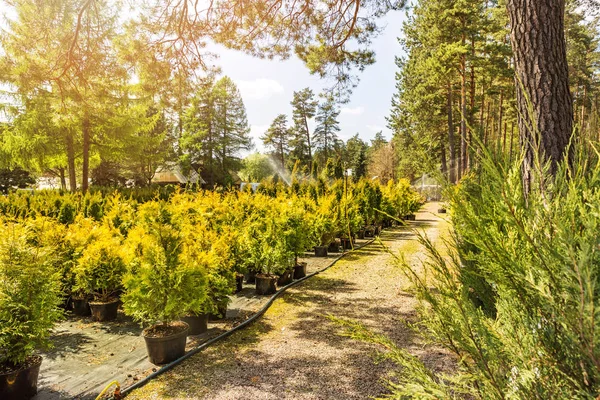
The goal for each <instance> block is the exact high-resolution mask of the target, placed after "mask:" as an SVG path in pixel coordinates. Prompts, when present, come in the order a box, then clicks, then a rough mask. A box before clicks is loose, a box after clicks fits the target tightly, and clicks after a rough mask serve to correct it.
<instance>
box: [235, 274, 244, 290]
mask: <svg viewBox="0 0 600 400" xmlns="http://www.w3.org/2000/svg"><path fill="white" fill-rule="evenodd" d="M243 289H244V275H242V274H237V275H236V276H235V292H236V293H239V292H241V291H242V290H243Z"/></svg>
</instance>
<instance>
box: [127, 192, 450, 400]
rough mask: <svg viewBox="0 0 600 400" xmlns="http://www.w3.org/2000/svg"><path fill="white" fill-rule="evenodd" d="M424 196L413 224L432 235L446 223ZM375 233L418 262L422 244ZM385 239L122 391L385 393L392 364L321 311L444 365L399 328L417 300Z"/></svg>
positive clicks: (445, 363)
mask: <svg viewBox="0 0 600 400" xmlns="http://www.w3.org/2000/svg"><path fill="white" fill-rule="evenodd" d="M437 208H438V205H437V204H435V203H430V204H428V205H426V207H425V208H424V209H423V211H422V212H421V213H419V214H418V215H417V222H415V223H413V224H414V225H413V226H416V227H417V228H419V229H423V230H424V231H425V233H426V234H427V235H428V236H429V237H430V238H431V239H433V240H435V241H437V242H441V238H442V237H444V236H445V235H446V234H447V229H448V224H447V223H446V222H445V221H443V220H441V219H440V217H439V216H438V215H436V214H435V211H437ZM381 240H382V242H383V245H384V246H387V247H389V248H390V249H391V250H392V251H393V252H394V253H401V254H403V255H404V257H405V258H406V259H407V260H409V262H410V263H413V264H414V265H418V264H419V263H420V260H421V259H422V258H423V257H424V254H423V252H422V249H421V246H420V245H419V244H418V242H417V241H416V240H415V237H414V235H413V234H411V233H410V231H408V230H406V229H394V230H386V231H384V233H383V234H382V237H381ZM384 246H382V245H381V244H379V243H373V244H371V245H369V246H366V247H364V248H363V249H360V250H358V251H356V252H354V253H351V254H350V255H348V256H346V257H345V258H343V259H342V260H340V261H339V262H338V263H337V264H335V265H334V266H333V267H332V268H330V269H329V270H327V271H326V272H324V273H322V274H320V275H317V276H316V277H314V278H312V279H309V280H308V281H306V282H304V283H303V284H300V285H298V286H296V287H295V288H293V289H290V290H289V291H288V292H287V293H286V294H285V295H283V296H282V297H280V298H279V299H278V300H277V301H276V302H275V303H274V304H273V306H272V307H271V308H270V309H269V311H268V312H267V313H266V314H265V315H264V316H263V317H262V318H261V319H260V320H259V321H257V322H256V323H254V324H253V325H252V326H250V327H249V328H247V329H245V330H242V331H240V332H238V333H236V334H234V335H232V336H231V337H230V338H229V339H227V340H225V341H224V342H223V343H221V344H218V345H215V346H214V347H211V348H209V349H207V350H206V351H204V352H202V353H200V354H198V355H196V356H194V357H192V358H190V359H189V360H187V361H185V362H184V363H182V364H181V365H180V366H178V367H176V368H174V369H173V370H172V371H170V372H168V373H166V374H164V375H162V376H161V377H159V378H157V379H155V380H154V381H152V382H150V383H149V384H148V385H146V386H145V387H143V388H142V389H140V390H138V391H136V392H134V393H132V394H131V395H130V396H128V397H127V398H128V399H144V400H147V399H188V398H191V399H232V400H233V399H236V400H239V399H248V400H250V399H253V400H254V399H257V400H258V399H307V400H308V399H366V398H369V397H372V396H380V395H383V394H385V393H386V387H385V379H386V378H388V379H393V373H394V372H393V371H394V368H395V366H394V365H392V364H391V363H389V362H381V363H375V356H376V353H377V352H376V348H375V347H374V346H373V345H369V344H365V343H360V342H356V341H354V340H352V339H349V338H346V337H342V336H340V335H339V332H340V328H339V327H338V326H337V325H335V324H334V323H333V322H331V321H330V320H329V319H328V318H326V315H327V314H331V315H334V316H337V317H342V318H349V319H355V320H359V321H362V322H363V323H364V324H365V325H367V326H368V327H370V328H372V329H373V330H375V331H378V332H382V333H385V334H386V335H388V336H389V337H391V338H392V339H393V340H394V341H395V342H396V343H398V344H399V345H400V346H402V347H403V348H406V349H409V350H410V351H411V352H412V353H413V354H416V355H419V356H420V357H421V358H422V359H424V360H425V362H426V363H427V364H429V365H431V366H434V367H435V368H437V369H440V370H444V369H448V368H452V360H451V358H450V357H449V356H447V355H446V354H444V353H443V352H442V351H440V350H439V349H435V348H431V347H426V346H424V345H423V344H422V343H420V341H419V338H417V337H415V336H414V334H413V332H412V331H411V330H410V329H408V328H407V327H406V325H405V322H415V319H416V312H415V306H416V300H415V299H414V297H413V296H412V295H411V294H409V293H408V292H407V291H406V290H407V289H408V282H407V280H406V278H405V277H404V276H403V274H402V272H401V271H400V269H399V268H398V267H397V266H396V265H395V263H394V260H393V257H392V256H391V255H390V254H388V253H387V252H386V251H385V248H384Z"/></svg>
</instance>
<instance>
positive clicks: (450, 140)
mask: <svg viewBox="0 0 600 400" xmlns="http://www.w3.org/2000/svg"><path fill="white" fill-rule="evenodd" d="M446 109H447V110H446V111H447V113H448V152H449V153H450V154H449V157H450V182H451V183H454V182H456V152H455V151H454V120H453V117H452V84H450V83H449V84H448V92H447V102H446Z"/></svg>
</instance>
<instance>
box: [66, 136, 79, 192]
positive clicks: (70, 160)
mask: <svg viewBox="0 0 600 400" xmlns="http://www.w3.org/2000/svg"><path fill="white" fill-rule="evenodd" d="M65 141H66V144H67V168H68V170H69V190H70V191H71V192H75V191H77V175H76V173H75V144H74V143H73V132H72V131H71V130H69V132H68V133H67V136H66V137H65Z"/></svg>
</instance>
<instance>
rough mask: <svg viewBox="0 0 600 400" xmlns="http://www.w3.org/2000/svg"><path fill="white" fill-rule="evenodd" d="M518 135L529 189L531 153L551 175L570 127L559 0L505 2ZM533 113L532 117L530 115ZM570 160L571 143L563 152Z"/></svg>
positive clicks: (561, 0)
mask: <svg viewBox="0 0 600 400" xmlns="http://www.w3.org/2000/svg"><path fill="white" fill-rule="evenodd" d="M506 8H507V10H508V15H509V19H510V25H511V32H510V38H511V44H512V49H513V54H514V62H515V73H516V87H517V107H518V110H519V120H518V123H519V135H520V141H521V146H522V147H523V150H524V151H525V158H524V161H523V165H522V177H523V189H524V192H525V193H529V192H530V190H531V186H532V179H533V175H534V165H535V160H536V157H538V156H539V159H540V161H542V162H546V161H549V162H550V173H551V174H552V175H555V174H556V172H557V169H558V163H559V162H560V161H561V160H563V159H564V157H565V155H567V154H566V152H567V148H568V146H569V142H570V139H571V135H572V129H573V103H572V97H571V92H570V90H569V70H568V66H567V53H566V43H565V32H564V14H565V0H508V1H507V4H506ZM532 114H533V115H532ZM567 157H568V161H569V163H571V162H572V158H573V147H572V146H571V147H569V154H568V155H567Z"/></svg>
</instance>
